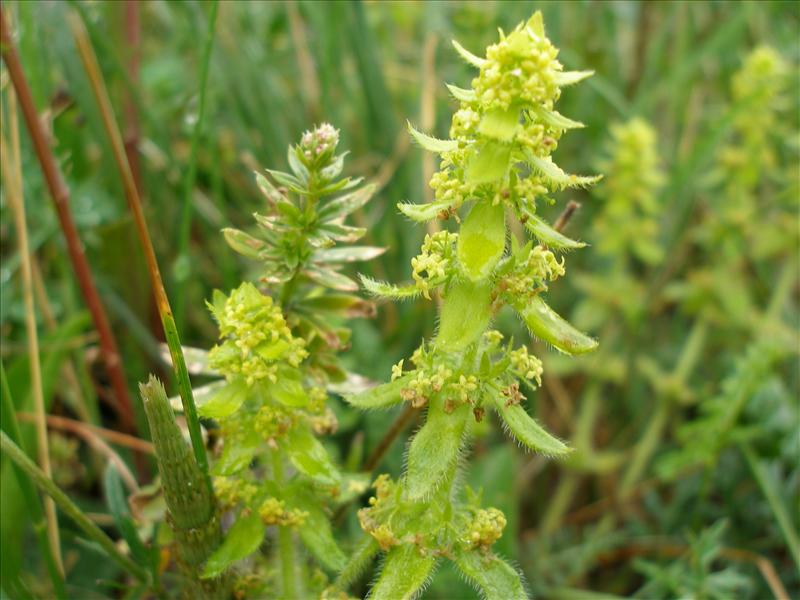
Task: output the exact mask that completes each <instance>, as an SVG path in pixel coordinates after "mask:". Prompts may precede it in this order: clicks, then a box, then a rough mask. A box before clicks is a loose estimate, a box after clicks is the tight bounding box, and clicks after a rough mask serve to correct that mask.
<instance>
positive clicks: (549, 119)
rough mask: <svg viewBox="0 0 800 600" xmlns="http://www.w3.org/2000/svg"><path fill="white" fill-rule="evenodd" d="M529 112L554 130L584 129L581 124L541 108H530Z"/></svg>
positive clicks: (553, 111)
mask: <svg viewBox="0 0 800 600" xmlns="http://www.w3.org/2000/svg"><path fill="white" fill-rule="evenodd" d="M530 111H531V112H532V113H533V114H535V115H536V116H537V117H539V119H541V120H542V121H544V122H545V123H546V124H547V125H550V127H553V128H555V129H580V128H581V127H586V125H584V124H583V123H581V122H579V121H573V120H572V119H568V118H567V117H565V116H564V115H562V114H561V113H559V112H557V111H555V110H547V109H546V108H542V107H541V106H532V107H531V108H530Z"/></svg>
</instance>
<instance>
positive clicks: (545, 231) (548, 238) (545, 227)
mask: <svg viewBox="0 0 800 600" xmlns="http://www.w3.org/2000/svg"><path fill="white" fill-rule="evenodd" d="M522 215H523V217H524V218H525V228H526V229H527V230H528V231H530V232H531V233H532V234H533V235H535V236H536V239H537V240H539V241H540V242H541V243H542V244H544V245H546V246H548V247H549V248H555V249H557V250H574V249H575V248H583V247H584V246H586V244H585V243H584V242H578V241H576V240H573V239H571V238H568V237H567V236H565V235H564V234H563V233H561V232H560V231H557V230H555V229H553V228H552V227H550V225H549V224H548V223H546V222H545V221H544V220H542V219H540V218H539V217H538V216H536V215H535V214H534V213H533V212H532V211H531V210H530V209H529V208H528V207H526V206H524V205H523V206H522Z"/></svg>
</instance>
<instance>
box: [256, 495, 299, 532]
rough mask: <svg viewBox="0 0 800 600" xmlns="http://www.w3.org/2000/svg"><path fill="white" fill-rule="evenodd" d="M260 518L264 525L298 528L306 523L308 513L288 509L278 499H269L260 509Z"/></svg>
mask: <svg viewBox="0 0 800 600" xmlns="http://www.w3.org/2000/svg"><path fill="white" fill-rule="evenodd" d="M258 516H259V517H260V518H261V521H262V522H263V523H264V525H280V526H282V527H297V526H299V525H302V524H303V523H305V520H306V519H307V518H308V512H307V511H304V510H299V509H297V508H291V509H287V508H286V503H285V502H284V501H283V500H278V499H277V498H272V497H270V498H267V499H266V500H264V501H263V502H262V503H261V506H259V507H258Z"/></svg>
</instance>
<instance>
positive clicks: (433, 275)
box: [411, 231, 458, 300]
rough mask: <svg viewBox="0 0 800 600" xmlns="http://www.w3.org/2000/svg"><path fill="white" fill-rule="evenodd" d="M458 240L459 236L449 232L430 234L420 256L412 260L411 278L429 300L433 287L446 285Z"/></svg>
mask: <svg viewBox="0 0 800 600" xmlns="http://www.w3.org/2000/svg"><path fill="white" fill-rule="evenodd" d="M457 238H458V234H456V233H451V232H449V231H437V232H436V233H434V234H433V235H430V234H428V235H426V236H425V241H424V242H423V243H422V248H421V250H422V251H421V252H420V254H419V255H417V256H416V257H414V258H412V259H411V268H412V273H411V276H412V277H413V278H414V281H415V282H416V284H417V287H418V288H419V289H420V290H421V291H422V295H423V296H425V297H426V298H427V299H429V300H430V297H431V296H430V289H431V287H435V286H437V285H439V284H441V283H444V280H445V278H446V277H447V270H448V268H449V267H450V262H451V260H452V258H453V252H454V251H453V246H454V244H455V241H456V239H457Z"/></svg>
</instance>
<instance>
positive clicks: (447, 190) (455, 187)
mask: <svg viewBox="0 0 800 600" xmlns="http://www.w3.org/2000/svg"><path fill="white" fill-rule="evenodd" d="M456 152H458V151H455V152H450V153H448V154H450V155H454V154H456ZM449 158H450V160H454V157H453V156H450V157H449ZM461 160H463V157H462V158H461ZM449 162H450V161H449V160H448V159H447V158H445V160H443V161H442V164H441V165H440V166H439V170H438V171H436V172H435V173H434V174H433V176H432V177H431V181H430V184H429V185H430V187H431V189H433V193H434V198H435V199H436V200H437V201H438V202H444V203H447V204H448V205H449V206H452V207H453V208H458V207H460V206H461V205H462V204H464V202H466V201H467V200H469V199H470V198H472V197H474V195H475V186H474V185H471V184H468V183H466V182H465V181H464V178H463V177H461V176H459V175H458V174H457V173H456V171H455V170H454V169H453V168H451V167H449V166H448V164H447V163H449ZM450 164H452V163H450Z"/></svg>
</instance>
